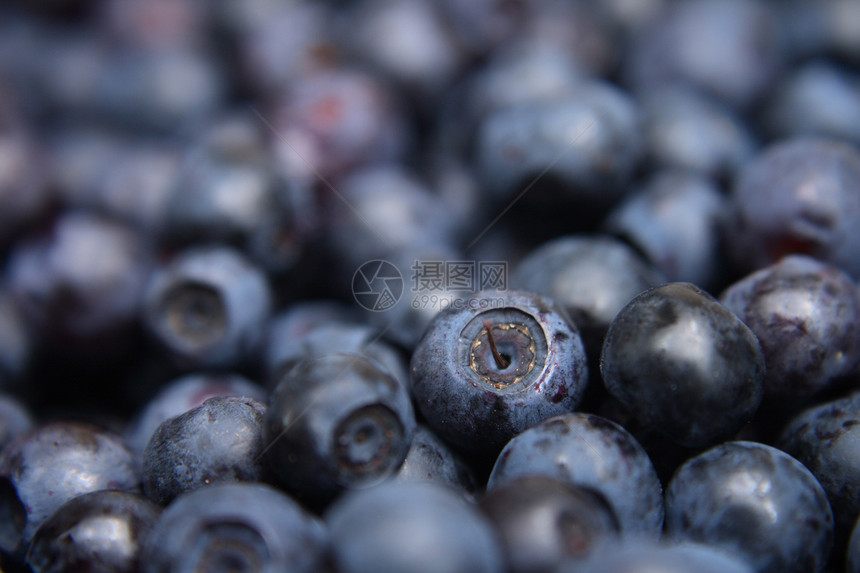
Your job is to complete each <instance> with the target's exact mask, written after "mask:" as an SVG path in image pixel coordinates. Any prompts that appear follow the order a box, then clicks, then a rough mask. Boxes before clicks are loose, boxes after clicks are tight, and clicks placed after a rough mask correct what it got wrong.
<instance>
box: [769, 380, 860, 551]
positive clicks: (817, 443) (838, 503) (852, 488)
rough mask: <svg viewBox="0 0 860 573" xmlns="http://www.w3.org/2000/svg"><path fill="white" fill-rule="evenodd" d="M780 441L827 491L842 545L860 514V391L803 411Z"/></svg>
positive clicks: (779, 445) (838, 537)
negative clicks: (859, 492) (859, 493)
mask: <svg viewBox="0 0 860 573" xmlns="http://www.w3.org/2000/svg"><path fill="white" fill-rule="evenodd" d="M777 445H778V447H779V448H780V449H781V450H783V451H784V452H786V453H788V454H789V455H791V456H793V457H795V458H797V460H798V461H800V462H801V463H803V464H804V465H805V466H806V467H807V468H809V471H811V472H812V474H813V475H814V476H815V477H816V478H817V479H818V481H819V482H820V483H821V486H822V487H823V488H824V491H825V492H827V498H828V499H829V500H830V507H831V508H833V518H834V521H835V523H836V531H835V533H836V542H837V543H836V548H837V550H838V549H840V548H842V547H843V546H844V544H845V542H846V540H847V539H848V536H849V535H850V534H851V528H852V527H853V525H854V521H855V520H856V519H857V517H858V516H860V496H858V495H857V492H858V491H860V392H856V391H855V392H854V393H852V394H850V395H849V396H846V397H844V398H839V399H837V400H833V401H831V402H826V403H824V404H820V405H818V406H814V407H812V408H809V409H808V410H805V411H804V412H801V413H800V414H798V415H797V416H796V417H795V418H794V419H793V420H791V421H790V422H789V423H788V425H787V426H786V427H785V428H784V429H783V431H782V435H781V436H780V438H779V441H778V442H777Z"/></svg>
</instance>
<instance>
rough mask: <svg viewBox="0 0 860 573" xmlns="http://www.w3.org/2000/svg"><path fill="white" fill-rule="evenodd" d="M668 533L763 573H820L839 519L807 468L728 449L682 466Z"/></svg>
mask: <svg viewBox="0 0 860 573" xmlns="http://www.w3.org/2000/svg"><path fill="white" fill-rule="evenodd" d="M666 532H667V535H668V536H669V537H670V538H672V539H677V540H689V541H697V542H701V543H707V544H709V545H714V546H717V547H722V548H724V549H725V550H726V551H728V552H730V553H732V554H735V555H741V556H743V557H745V558H746V559H747V561H748V562H749V563H750V564H752V565H753V566H754V567H755V570H756V571H759V572H761V573H777V572H781V573H794V572H796V573H815V572H818V571H821V570H822V569H823V568H824V565H825V564H826V563H827V559H828V557H829V555H830V549H831V545H832V542H833V514H832V513H831V510H830V505H829V504H828V503H827V496H826V495H825V493H824V490H823V489H822V487H821V485H820V484H819V483H818V481H817V480H816V479H815V477H814V476H813V475H812V474H811V473H810V472H809V470H807V469H806V468H805V467H804V466H803V464H801V463H800V462H798V461H797V460H796V459H794V458H792V457H791V456H789V455H788V454H786V453H785V452H783V451H781V450H778V449H776V448H773V447H770V446H766V445H764V444H759V443H755V442H725V443H723V444H720V445H719V446H716V447H714V448H712V449H710V450H707V451H706V452H704V453H703V454H700V455H698V456H696V457H694V458H692V459H690V460H688V461H687V462H686V463H685V464H684V465H682V466H681V467H680V468H679V469H678V470H677V471H676V472H675V475H674V476H673V477H672V481H671V482H669V485H668V487H667V488H666Z"/></svg>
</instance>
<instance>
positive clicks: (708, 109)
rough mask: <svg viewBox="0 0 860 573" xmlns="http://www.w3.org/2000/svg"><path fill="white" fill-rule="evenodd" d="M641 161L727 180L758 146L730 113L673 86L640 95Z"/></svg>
mask: <svg viewBox="0 0 860 573" xmlns="http://www.w3.org/2000/svg"><path fill="white" fill-rule="evenodd" d="M642 114H643V129H644V131H645V156H646V159H647V160H648V162H649V163H650V164H651V165H653V166H655V167H658V168H672V169H682V170H690V171H694V172H696V173H701V174H702V175H706V176H711V177H717V178H720V179H728V180H730V179H731V178H733V177H734V176H735V174H736V173H737V171H738V170H739V169H740V168H741V167H743V165H744V163H746V162H747V161H749V160H750V159H751V158H752V157H753V154H754V153H755V151H756V149H757V146H756V141H755V139H754V137H753V134H752V133H751V132H750V130H749V128H748V127H747V125H746V124H745V123H744V122H743V121H741V118H740V117H738V116H737V115H736V114H735V113H734V112H733V111H732V109H731V108H730V107H729V106H727V105H724V104H723V103H722V102H720V101H719V100H714V99H711V98H708V97H706V96H704V95H703V94H700V93H699V92H697V91H696V90H693V89H690V88H686V87H680V86H672V87H665V88H656V89H654V90H653V91H651V90H649V91H647V92H646V93H645V94H643V96H642Z"/></svg>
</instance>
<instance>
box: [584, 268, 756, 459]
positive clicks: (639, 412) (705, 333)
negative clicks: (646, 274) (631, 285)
mask: <svg viewBox="0 0 860 573" xmlns="http://www.w3.org/2000/svg"><path fill="white" fill-rule="evenodd" d="M600 365H601V374H602V375H603V380H604V382H605V384H606V389H607V390H608V391H609V393H610V394H611V395H612V396H613V397H615V398H616V399H617V400H618V401H619V402H621V403H622V404H623V405H624V406H625V407H626V408H627V409H628V410H630V412H631V413H632V414H633V415H634V416H636V417H637V418H638V419H639V421H640V422H641V423H642V424H643V425H645V426H646V427H648V428H651V429H654V430H657V431H658V432H660V433H663V434H665V435H666V436H668V437H669V438H671V439H672V440H674V441H675V442H677V443H679V444H680V445H682V446H687V447H703V446H707V445H710V444H713V443H715V442H716V441H718V440H720V439H725V438H726V437H729V436H731V435H732V434H734V433H735V432H737V431H738V430H740V429H741V427H742V426H743V424H744V423H745V422H747V421H748V420H749V419H750V418H751V417H752V415H753V414H754V413H755V412H756V410H757V409H758V407H759V405H760V404H761V400H762V396H763V381H764V375H765V360H764V354H763V353H762V350H761V346H760V345H759V341H758V339H757V338H756V336H755V334H753V332H752V331H751V330H750V329H749V328H748V327H747V326H746V325H744V323H743V322H741V321H740V319H738V318H737V317H736V316H735V315H734V314H732V313H731V311H729V309H727V308H726V307H724V306H723V305H721V304H720V303H719V302H717V301H716V300H715V299H714V298H713V297H711V296H710V295H709V294H707V293H705V292H704V291H702V290H700V289H699V288H698V287H696V286H694V285H692V284H689V283H668V284H665V285H662V286H659V287H656V288H654V289H651V290H649V291H647V292H644V293H642V294H640V295H639V296H637V297H636V298H634V299H633V300H632V301H630V302H629V303H628V304H627V306H625V307H624V308H623V309H622V310H621V312H619V313H618V315H617V316H616V317H615V320H614V321H613V322H612V326H610V328H609V332H608V333H607V335H606V339H605V341H604V343H603V353H602V355H601V360H600Z"/></svg>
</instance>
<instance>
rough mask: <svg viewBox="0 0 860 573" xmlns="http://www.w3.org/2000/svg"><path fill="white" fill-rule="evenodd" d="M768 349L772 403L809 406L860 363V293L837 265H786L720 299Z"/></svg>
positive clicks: (790, 261) (793, 261)
mask: <svg viewBox="0 0 860 573" xmlns="http://www.w3.org/2000/svg"><path fill="white" fill-rule="evenodd" d="M720 300H721V301H722V302H723V304H725V305H726V306H727V307H728V308H729V309H731V310H732V312H734V313H735V314H737V315H738V317H740V319H741V320H743V321H744V323H745V324H747V325H749V327H750V328H751V329H752V331H753V332H755V333H756V335H757V336H758V339H759V341H760V342H761V346H762V349H763V350H764V356H765V363H766V364H767V374H766V376H765V381H764V385H765V397H766V400H768V401H769V402H770V401H773V402H777V403H780V404H784V405H796V404H802V403H803V402H804V401H805V400H807V399H808V398H810V397H811V396H813V395H814V394H816V393H818V392H820V391H822V390H825V389H827V388H828V387H829V386H831V385H832V384H833V383H834V382H835V381H836V380H837V379H838V378H839V377H842V376H845V375H846V374H849V373H851V372H852V371H853V370H854V368H855V367H856V366H857V364H858V362H860V294H858V292H857V288H856V286H855V285H854V283H853V282H852V281H851V278H850V277H849V276H848V275H846V274H845V273H844V272H842V271H840V270H839V269H838V268H837V267H835V266H833V265H828V264H825V263H822V262H820V261H818V260H816V259H813V258H811V257H807V256H801V255H792V256H788V257H785V258H783V259H782V260H781V261H780V262H778V263H776V264H774V265H771V266H769V267H767V268H764V269H761V270H759V271H756V272H754V273H753V274H751V275H749V276H747V277H746V278H744V279H742V280H740V281H739V282H736V283H735V284H734V285H732V286H730V287H729V288H728V289H727V290H726V291H725V292H724V293H723V294H722V296H721V297H720Z"/></svg>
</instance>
